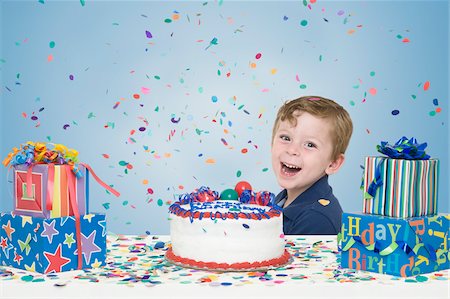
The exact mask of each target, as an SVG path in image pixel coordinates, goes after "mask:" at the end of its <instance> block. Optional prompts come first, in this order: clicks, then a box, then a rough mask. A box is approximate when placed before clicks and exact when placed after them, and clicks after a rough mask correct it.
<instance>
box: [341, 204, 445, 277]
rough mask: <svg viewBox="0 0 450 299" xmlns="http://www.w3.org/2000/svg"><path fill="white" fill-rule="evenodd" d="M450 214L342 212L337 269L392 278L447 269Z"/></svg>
mask: <svg viewBox="0 0 450 299" xmlns="http://www.w3.org/2000/svg"><path fill="white" fill-rule="evenodd" d="M449 224H450V214H445V215H444V214H440V215H435V216H425V217H412V218H405V219H401V218H395V217H386V216H377V215H367V214H363V213H361V214H360V213H344V214H343V216H342V230H341V234H340V246H339V247H340V250H341V266H342V267H343V268H350V269H356V270H365V271H370V272H377V273H383V274H391V275H395V276H402V277H407V276H414V275H419V274H423V273H429V272H434V271H439V270H443V269H449V266H450V261H449V258H450V254H449V247H448V242H449V241H450V228H449Z"/></svg>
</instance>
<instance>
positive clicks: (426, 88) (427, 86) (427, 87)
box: [423, 81, 430, 91]
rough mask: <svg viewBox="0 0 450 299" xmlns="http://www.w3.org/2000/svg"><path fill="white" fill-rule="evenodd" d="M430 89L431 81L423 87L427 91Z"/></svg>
mask: <svg viewBox="0 0 450 299" xmlns="http://www.w3.org/2000/svg"><path fill="white" fill-rule="evenodd" d="M429 88H430V81H427V82H425V84H424V85H423V90H425V91H427V90H428V89H429Z"/></svg>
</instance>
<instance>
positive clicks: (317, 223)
mask: <svg viewBox="0 0 450 299" xmlns="http://www.w3.org/2000/svg"><path fill="white" fill-rule="evenodd" d="M286 197H287V190H286V189H285V190H283V191H281V192H280V193H279V194H278V195H277V196H276V198H275V203H279V202H280V201H282V200H283V199H284V198H286ZM320 199H323V200H322V201H321V202H322V203H321V202H319V200H320ZM328 201H329V203H328ZM327 203H328V204H327ZM341 224H342V208H341V205H340V204H339V201H338V200H337V198H336V197H335V196H334V195H333V189H332V188H331V186H330V185H329V184H328V175H325V176H323V177H322V178H320V179H319V180H318V181H317V182H315V183H314V185H312V186H311V187H309V188H308V189H307V190H306V191H305V192H303V193H302V194H300V195H299V196H298V197H297V198H296V199H295V200H294V201H293V202H292V203H291V204H290V205H289V206H288V207H286V208H283V231H284V234H285V235H336V234H338V233H339V231H340V230H341Z"/></svg>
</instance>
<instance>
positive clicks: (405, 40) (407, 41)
mask: <svg viewBox="0 0 450 299" xmlns="http://www.w3.org/2000/svg"><path fill="white" fill-rule="evenodd" d="M409 42H410V40H409V38H407V37H405V38H404V39H403V40H402V43H405V44H406V43H409Z"/></svg>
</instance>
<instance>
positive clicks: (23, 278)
mask: <svg viewBox="0 0 450 299" xmlns="http://www.w3.org/2000/svg"><path fill="white" fill-rule="evenodd" d="M33 278H34V277H33V275H25V276H22V277H21V278H20V279H21V280H22V281H26V282H30V281H33Z"/></svg>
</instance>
